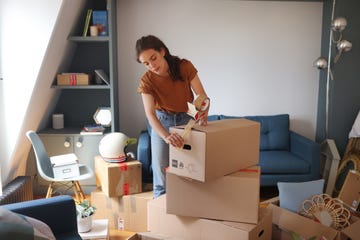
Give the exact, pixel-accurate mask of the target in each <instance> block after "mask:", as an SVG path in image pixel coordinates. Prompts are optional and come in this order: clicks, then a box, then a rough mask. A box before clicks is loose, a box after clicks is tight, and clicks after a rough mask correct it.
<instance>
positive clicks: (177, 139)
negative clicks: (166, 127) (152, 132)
mask: <svg viewBox="0 0 360 240" xmlns="http://www.w3.org/2000/svg"><path fill="white" fill-rule="evenodd" d="M164 141H165V142H166V143H167V144H171V146H173V147H177V148H181V147H183V146H184V143H185V141H184V138H183V137H181V136H180V135H179V134H178V133H170V134H169V135H168V136H167V137H165V139H164Z"/></svg>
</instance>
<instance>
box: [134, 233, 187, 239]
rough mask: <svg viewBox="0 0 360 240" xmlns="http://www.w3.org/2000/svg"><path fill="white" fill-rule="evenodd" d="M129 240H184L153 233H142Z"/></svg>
mask: <svg viewBox="0 0 360 240" xmlns="http://www.w3.org/2000/svg"><path fill="white" fill-rule="evenodd" d="M127 240H184V239H183V238H176V237H171V236H166V235H163V234H156V233H152V232H141V233H136V234H134V235H133V236H131V237H129V238H127Z"/></svg>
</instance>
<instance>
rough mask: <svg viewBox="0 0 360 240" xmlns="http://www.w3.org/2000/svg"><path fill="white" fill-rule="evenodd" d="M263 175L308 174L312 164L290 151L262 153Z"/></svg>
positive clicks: (260, 163) (260, 162)
mask: <svg viewBox="0 0 360 240" xmlns="http://www.w3.org/2000/svg"><path fill="white" fill-rule="evenodd" d="M259 165H260V166H261V173H262V174H308V173H309V172H310V169H311V166H310V164H309V163H308V162H307V161H305V160H304V159H301V158H299V157H297V156H296V155H294V154H291V152H288V151H260V159H259Z"/></svg>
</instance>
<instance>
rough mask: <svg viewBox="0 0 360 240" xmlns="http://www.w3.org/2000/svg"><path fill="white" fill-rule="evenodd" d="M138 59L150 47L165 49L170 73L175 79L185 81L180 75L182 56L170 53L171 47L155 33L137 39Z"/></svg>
mask: <svg viewBox="0 0 360 240" xmlns="http://www.w3.org/2000/svg"><path fill="white" fill-rule="evenodd" d="M135 49H136V60H137V61H138V62H139V63H141V62H140V60H139V56H140V54H141V53H142V52H143V51H145V50H148V49H154V50H156V51H158V52H160V51H161V49H164V50H165V60H166V61H167V63H168V65H169V74H170V77H171V79H172V80H173V81H177V80H180V81H183V78H182V76H181V75H180V60H181V59H180V58H179V57H178V56H173V55H171V54H170V51H169V49H168V48H167V47H166V45H165V44H164V43H163V42H162V41H161V40H160V39H159V38H158V37H155V36H153V35H148V36H143V37H141V38H140V39H138V40H137V41H136V46H135Z"/></svg>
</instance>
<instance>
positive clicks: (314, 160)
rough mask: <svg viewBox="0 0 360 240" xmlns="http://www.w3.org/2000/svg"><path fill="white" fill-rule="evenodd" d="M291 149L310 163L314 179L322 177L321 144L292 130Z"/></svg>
mask: <svg viewBox="0 0 360 240" xmlns="http://www.w3.org/2000/svg"><path fill="white" fill-rule="evenodd" d="M290 151H291V153H293V154H294V155H296V156H298V157H300V158H301V159H304V160H305V161H307V162H308V163H309V164H310V166H311V169H310V171H311V175H312V178H313V179H314V180H315V179H319V178H320V144H318V143H316V142H314V141H312V140H310V139H308V138H306V137H304V136H302V135H300V134H298V133H295V132H293V131H290Z"/></svg>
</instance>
